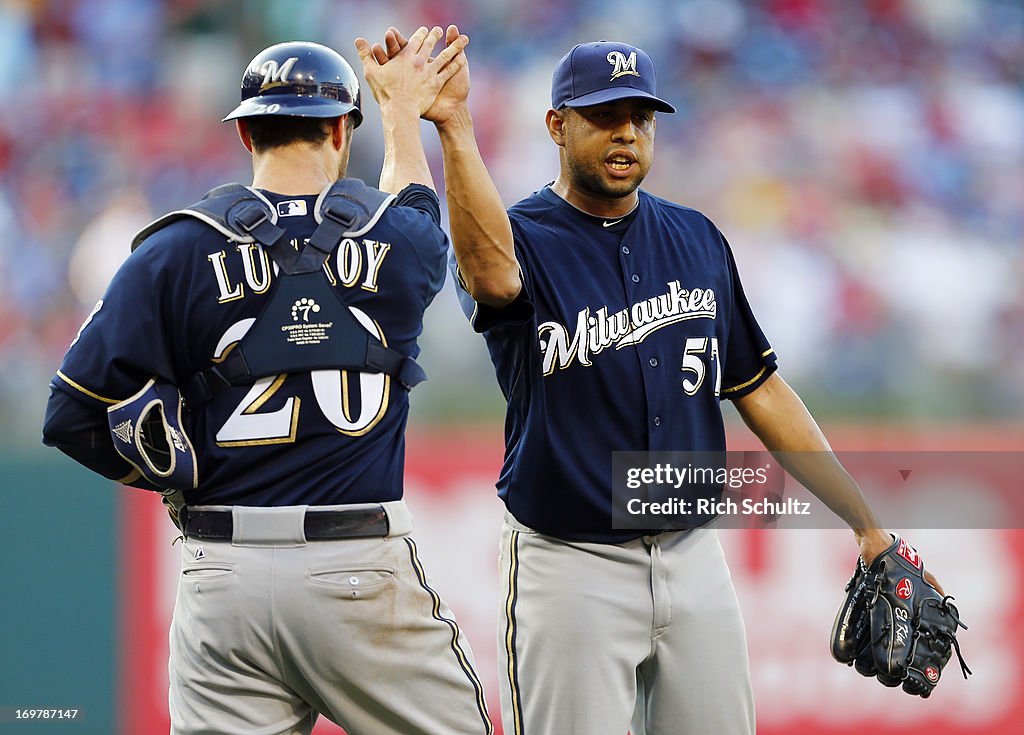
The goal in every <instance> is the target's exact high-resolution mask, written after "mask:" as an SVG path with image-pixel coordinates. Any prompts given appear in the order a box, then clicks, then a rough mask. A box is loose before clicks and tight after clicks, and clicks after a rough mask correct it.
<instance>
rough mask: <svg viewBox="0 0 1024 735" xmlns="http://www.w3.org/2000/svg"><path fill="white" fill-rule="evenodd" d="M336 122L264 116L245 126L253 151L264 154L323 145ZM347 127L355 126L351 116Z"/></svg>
mask: <svg viewBox="0 0 1024 735" xmlns="http://www.w3.org/2000/svg"><path fill="white" fill-rule="evenodd" d="M335 120H337V118H329V117H296V116H294V115H260V116H258V117H247V118H245V124H246V127H248V129H249V138H250V140H252V147H253V150H254V151H256V152H257V153H262V152H263V151H266V150H270V149H271V148H280V147H281V146H286V145H291V144H292V143H313V144H314V145H320V144H321V143H323V142H324V141H325V140H327V136H328V135H330V134H331V128H330V123H333V122H334V121H335ZM346 125H347V126H348V127H349V128H351V127H352V118H351V117H346Z"/></svg>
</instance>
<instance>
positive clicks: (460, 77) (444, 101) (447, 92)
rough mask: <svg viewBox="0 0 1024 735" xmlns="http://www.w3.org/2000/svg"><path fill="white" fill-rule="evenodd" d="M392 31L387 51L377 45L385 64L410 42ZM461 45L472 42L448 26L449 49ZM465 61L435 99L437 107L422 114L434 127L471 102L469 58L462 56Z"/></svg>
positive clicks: (446, 39)
mask: <svg viewBox="0 0 1024 735" xmlns="http://www.w3.org/2000/svg"><path fill="white" fill-rule="evenodd" d="M390 30H392V31H394V33H393V34H392V33H390V32H389V34H388V36H387V37H386V38H385V43H386V46H387V47H386V48H384V47H382V46H381V45H380V44H377V45H375V46H374V55H375V56H376V58H377V60H378V61H379V62H380V63H382V64H383V63H384V62H385V61H386V60H387V59H390V58H392V57H394V56H395V55H396V54H398V53H399V52H401V51H402V49H404V48H405V46H406V44H407V43H409V40H408V39H406V38H405V37H404V36H402V34H401V33H399V32H398V31H397V30H395V29H393V28H392V29H390ZM459 43H461V48H465V47H466V45H467V44H468V43H469V37H468V36H465V35H463V34H460V33H459V28H458V26H455V25H450V26H448V29H447V30H446V31H445V45H446V50H447V49H448V48H451V47H452V46H454V45H457V44H459ZM462 59H463V63H462V64H461V66H460V68H459V69H458V71H456V72H455V73H454V74H453V75H452V76H451V78H450V79H448V81H447V82H445V84H444V87H442V88H441V91H440V93H439V94H438V95H437V98H436V99H435V100H434V104H432V105H431V106H430V108H429V109H428V110H427V111H426V112H424V113H422V114H421V117H422V118H423V119H424V120H429V121H430V122H432V123H434V124H435V125H444V124H445V123H446V122H447V121H448V119H449V118H450V117H451V116H452V115H453V114H455V111H456V110H458V109H460V108H462V107H464V106H465V105H466V102H467V100H468V99H469V60H468V59H466V56H465V54H463V55H462Z"/></svg>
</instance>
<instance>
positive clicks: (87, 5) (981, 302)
mask: <svg viewBox="0 0 1024 735" xmlns="http://www.w3.org/2000/svg"><path fill="white" fill-rule="evenodd" d="M449 22H456V23H458V24H459V26H460V28H461V29H462V30H463V31H464V32H465V33H467V34H469V36H470V38H471V43H470V47H469V50H468V52H469V56H470V61H471V68H472V80H473V91H472V95H471V101H472V105H473V110H474V115H475V118H476V122H477V133H478V137H479V140H480V143H481V147H482V150H483V154H484V158H485V160H486V161H487V163H488V164H489V167H490V170H491V172H492V175H493V176H494V178H495V180H496V182H497V185H498V188H499V190H500V191H501V192H502V194H503V196H504V198H505V199H506V202H507V203H508V204H511V203H513V202H514V201H516V200H518V199H519V198H521V197H522V196H524V195H526V194H528V193H529V192H530V191H532V190H534V189H537V188H539V187H540V186H542V185H544V184H545V183H547V182H548V181H550V180H551V179H553V178H554V176H555V174H556V173H557V155H556V153H555V147H554V145H553V144H552V143H551V142H550V140H549V139H548V138H547V135H546V132H545V130H544V127H543V119H544V113H545V111H546V110H547V107H548V105H549V88H550V74H551V70H552V68H553V66H554V64H555V63H556V61H557V60H558V58H560V57H561V56H562V55H563V54H564V53H565V52H566V51H568V49H569V48H570V47H571V46H572V45H573V44H575V43H578V42H581V41H587V40H596V39H600V38H606V39H612V40H623V41H628V42H631V43H634V44H636V45H639V46H641V47H643V48H644V49H645V50H647V51H648V52H649V53H650V54H651V55H652V56H653V58H654V60H655V63H656V65H657V68H658V83H659V91H660V94H661V96H662V97H664V98H666V99H668V100H670V101H672V102H673V103H674V104H675V105H676V106H677V107H678V108H679V113H678V114H677V115H674V116H670V115H661V116H659V126H658V135H657V144H656V162H655V165H654V168H653V169H652V172H651V175H650V176H649V178H648V180H647V182H646V183H645V187H646V188H647V189H648V190H650V191H651V192H653V193H655V194H658V195H660V196H663V197H666V198H669V199H672V200H675V201H678V202H681V203H683V204H686V205H689V206H692V207H695V208H697V209H700V210H702V211H703V212H705V213H706V214H708V215H709V216H710V217H711V218H712V219H713V220H714V221H715V222H716V223H717V224H718V225H719V227H720V228H721V229H722V230H723V232H725V233H726V235H727V237H728V238H729V240H730V243H731V245H732V247H733V249H734V250H735V252H736V255H737V260H738V262H739V265H740V271H741V273H742V274H743V277H744V283H745V287H746V290H747V294H748V296H749V297H750V300H751V302H752V304H753V306H754V309H755V313H757V314H758V316H759V319H760V321H761V323H762V326H763V327H764V329H765V331H766V333H767V334H768V336H769V338H770V339H771V340H772V342H773V344H774V346H775V347H776V350H777V352H778V353H779V355H780V364H781V366H782V370H783V374H784V375H785V376H787V378H788V379H790V380H791V382H793V383H795V384H796V386H797V388H798V390H800V391H801V393H802V394H803V395H804V396H805V398H806V399H807V400H808V402H809V403H810V404H811V407H812V410H813V411H814V412H815V413H817V414H819V415H821V416H824V417H826V418H828V417H835V416H843V417H851V416H852V417H857V418H867V419H885V420H898V421H901V422H910V423H913V422H922V423H923V422H934V421H936V420H942V421H945V420H950V421H957V422H964V421H987V420H1001V419H1012V418H1014V417H1016V418H1018V419H1019V417H1020V416H1021V415H1022V410H1024V368H1022V365H1024V286H1022V284H1024V3H1022V2H1020V0H863V1H859V2H846V1H845V0H749V1H741V0H628V2H627V1H625V0H618V1H612V0H561V1H560V2H551V0H518V1H517V2H508V1H507V0H472V1H471V0H399V1H398V2H386V3H385V2H379V1H378V0H302V2H283V1H280V2H272V1H271V0H246V1H241V0H222V1H220V2H198V1H195V0H0V97H2V99H3V100H4V104H2V105H0V235H2V236H0V431H2V432H3V435H4V436H5V437H8V438H9V441H10V443H13V444H15V445H21V446H25V447H28V446H34V445H37V444H38V436H39V426H40V423H41V410H42V408H41V407H42V405H43V403H44V401H45V396H46V383H47V380H48V378H49V376H50V375H52V374H53V372H54V370H55V369H56V367H57V365H58V364H59V361H60V358H61V355H62V354H63V351H64V349H65V348H66V346H67V344H68V343H69V341H70V340H71V339H72V338H73V336H74V334H75V332H76V330H77V329H78V326H79V325H80V323H81V321H82V319H83V318H84V317H85V315H86V314H87V313H88V311H89V309H90V308H91V307H92V305H93V303H94V302H95V301H96V299H97V298H98V297H99V296H100V295H101V293H102V291H103V288H104V286H105V284H106V282H107V281H108V279H109V278H110V276H111V274H112V273H113V271H114V270H115V269H116V267H117V265H118V264H119V263H120V262H121V260H123V259H124V258H125V257H126V256H127V254H128V244H129V239H130V237H131V235H132V234H133V233H134V232H135V231H136V230H137V229H139V228H140V227H141V226H143V225H144V224H146V223H147V222H148V221H149V220H151V219H152V218H154V217H155V216H158V215H159V214H161V213H163V212H165V211H167V210H170V209H174V208H178V207H181V206H183V205H185V204H187V203H189V202H191V201H194V200H195V199H196V198H198V196H199V195H201V194H202V193H203V192H205V191H206V190H207V189H209V188H211V187H213V186H215V185H217V184H221V183H224V182H227V181H232V180H241V181H243V182H246V181H248V180H250V169H249V159H248V156H247V155H246V154H245V151H244V150H243V149H242V147H241V145H240V144H239V143H238V141H237V139H236V137H235V133H234V128H233V126H231V125H228V124H221V123H220V122H218V121H219V119H220V118H221V117H222V116H223V115H224V114H226V113H227V112H228V111H229V110H230V109H231V108H232V107H233V105H234V104H235V102H236V101H237V96H238V79H239V77H240V75H241V72H242V70H243V68H244V66H245V64H246V63H247V62H248V60H249V59H250V58H251V57H252V56H253V55H255V53H256V52H257V51H258V50H260V49H261V48H263V47H264V46H266V45H269V44H270V43H274V42H278V41H284V40H293V39H308V40H315V41H319V42H322V43H325V44H328V45H331V46H332V47H334V48H336V49H338V50H339V51H340V52H341V53H343V54H344V55H345V56H346V57H347V58H349V59H350V61H351V62H352V63H353V66H354V67H356V69H357V71H358V70H359V65H358V59H357V57H356V54H355V51H354V48H353V45H352V41H353V39H354V38H355V37H356V36H357V35H363V36H365V37H367V38H369V39H370V40H380V39H381V38H382V37H383V33H384V31H385V30H386V29H387V27H388V26H389V25H395V26H397V27H399V28H400V29H402V30H404V31H405V32H406V33H408V32H411V31H412V30H413V29H414V28H415V27H416V26H418V25H421V24H424V25H433V24H438V25H445V24H447V23H449ZM363 107H364V111H365V112H366V121H365V122H364V124H363V126H362V127H361V128H360V129H359V130H358V131H357V133H356V139H355V150H354V154H353V158H352V164H351V168H350V172H349V173H350V175H353V176H358V177H360V178H364V179H366V180H368V181H371V182H375V181H376V179H377V177H378V175H379V171H380V163H381V159H382V143H381V136H380V130H379V114H378V111H377V107H376V104H375V103H374V101H373V100H372V97H370V96H369V95H368V94H367V95H366V96H364V100H363ZM424 139H425V141H426V142H427V146H428V153H429V156H430V158H431V161H432V163H433V164H434V166H435V168H434V172H435V178H436V180H437V182H438V183H439V185H440V181H441V167H440V155H439V150H438V146H437V141H436V135H434V133H433V131H432V130H431V129H430V128H429V127H428V126H424ZM422 347H423V355H422V361H423V363H424V364H425V366H426V367H427V369H428V373H429V374H430V378H431V380H430V382H429V383H428V384H427V386H426V387H424V388H421V389H420V391H417V396H416V400H415V401H414V406H415V408H414V418H415V420H418V421H441V420H451V421H459V420H467V419H475V418H482V417H494V416H497V415H499V414H500V411H501V400H500V396H499V395H498V391H497V387H496V384H495V381H494V378H493V373H492V371H491V369H490V366H489V363H488V360H487V357H486V350H485V349H484V345H483V342H482V340H480V339H479V338H478V337H474V336H473V335H472V333H471V332H470V330H469V328H468V326H467V325H466V323H465V320H464V318H463V316H462V314H461V312H460V311H459V309H458V306H457V303H456V299H455V297H454V292H453V290H452V287H451V284H449V285H448V286H447V287H446V290H445V291H444V292H443V293H442V294H441V295H440V296H439V297H438V299H437V301H436V302H435V304H434V305H433V306H432V307H431V309H430V311H429V312H428V318H427V325H426V330H425V334H424V337H423V340H422Z"/></svg>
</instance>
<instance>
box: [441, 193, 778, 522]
mask: <svg viewBox="0 0 1024 735" xmlns="http://www.w3.org/2000/svg"><path fill="white" fill-rule="evenodd" d="M639 195H640V196H639V203H638V205H637V207H636V208H635V209H634V210H633V211H632V212H631V213H630V214H629V215H627V216H626V217H623V218H619V219H614V220H606V219H602V218H599V217H594V216H591V215H589V214H586V213H584V212H582V211H580V210H578V209H576V208H575V207H573V206H572V205H570V204H569V203H567V202H566V201H565V200H563V199H562V198H561V197H559V196H558V195H557V194H555V193H554V192H553V191H552V190H551V189H550V187H546V188H544V189H542V190H541V191H539V192H537V193H535V194H533V195H532V196H530V197H528V198H526V199H524V200H523V201H522V202H520V203H518V204H516V205H515V206H514V207H512V208H511V209H510V210H509V218H510V220H511V223H512V232H513V236H514V240H515V251H516V258H517V259H518V261H519V265H520V268H521V270H522V281H523V290H522V292H521V293H520V295H519V297H518V298H517V299H516V300H515V301H513V302H512V303H511V304H509V305H508V306H506V307H505V308H503V309H490V308H488V307H486V306H483V305H477V304H475V303H474V302H473V301H472V299H471V297H470V296H469V295H468V294H467V293H466V292H465V290H464V289H462V288H460V289H459V291H460V299H461V300H462V303H463V308H464V309H465V310H466V311H467V314H469V315H470V318H471V320H472V322H473V326H474V328H475V329H476V330H477V331H479V332H483V334H484V336H485V338H486V341H487V346H488V349H489V351H490V355H491V360H492V362H493V363H494V367H495V372H496V374H497V378H498V383H499V384H500V386H501V389H502V392H503V393H504V394H505V398H506V400H507V401H508V412H507V415H506V420H505V441H506V447H505V462H504V466H503V468H502V472H501V476H500V478H499V481H498V491H499V495H500V496H501V497H502V499H503V500H504V502H505V504H506V505H507V506H508V508H509V510H510V511H511V513H512V514H513V515H514V516H515V517H516V518H517V519H518V520H519V521H520V522H522V523H524V524H526V525H527V526H530V527H532V528H534V529H535V530H537V531H540V532H541V533H545V534H549V535H553V536H557V537H560V538H565V539H568V540H578V541H599V542H618V541H624V540H628V539H630V538H635V537H637V536H639V535H641V534H642V533H643V532H642V531H635V530H616V529H613V528H612V525H611V504H612V492H611V477H612V468H611V465H612V452H615V451H724V450H725V428H724V424H723V420H722V413H721V407H720V400H721V399H722V398H736V397H739V396H742V395H745V394H746V393H748V392H750V391H752V390H754V389H755V388H757V387H758V386H759V385H760V384H761V383H762V382H764V380H765V379H767V378H768V376H769V375H771V373H772V372H774V370H775V355H774V352H773V350H772V348H771V347H770V346H769V344H768V341H767V339H766V338H765V336H764V334H763V333H762V332H761V329H760V328H759V327H758V324H757V322H756V320H755V319H754V316H753V314H752V313H751V310H750V307H749V305H748V304H747V300H746V297H745V296H744V294H743V288H742V286H741V285H740V279H739V275H738V273H737V271H736V265H735V262H734V260H733V256H732V252H731V251H730V249H729V246H728V243H727V242H726V240H725V238H724V237H723V236H722V234H721V233H720V232H719V231H718V229H717V228H716V227H715V226H714V224H712V223H711V222H710V221H709V220H708V219H707V218H706V217H705V216H704V215H702V214H701V213H700V212H697V211H695V210H693V209H689V208H687V207H682V206H680V205H677V204H673V203H672V202H668V201H666V200H663V199H659V198H658V197H655V196H652V195H650V194H648V193H646V192H644V191H640V192H639ZM457 280H458V279H457ZM588 407H594V410H593V411H590V410H588ZM580 416H586V417H588V418H587V421H585V422H581V421H580V420H579V417H580Z"/></svg>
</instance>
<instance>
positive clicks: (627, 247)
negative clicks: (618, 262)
mask: <svg viewBox="0 0 1024 735" xmlns="http://www.w3.org/2000/svg"><path fill="white" fill-rule="evenodd" d="M622 252H623V253H625V254H626V255H629V246H628V245H623V246H622Z"/></svg>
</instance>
